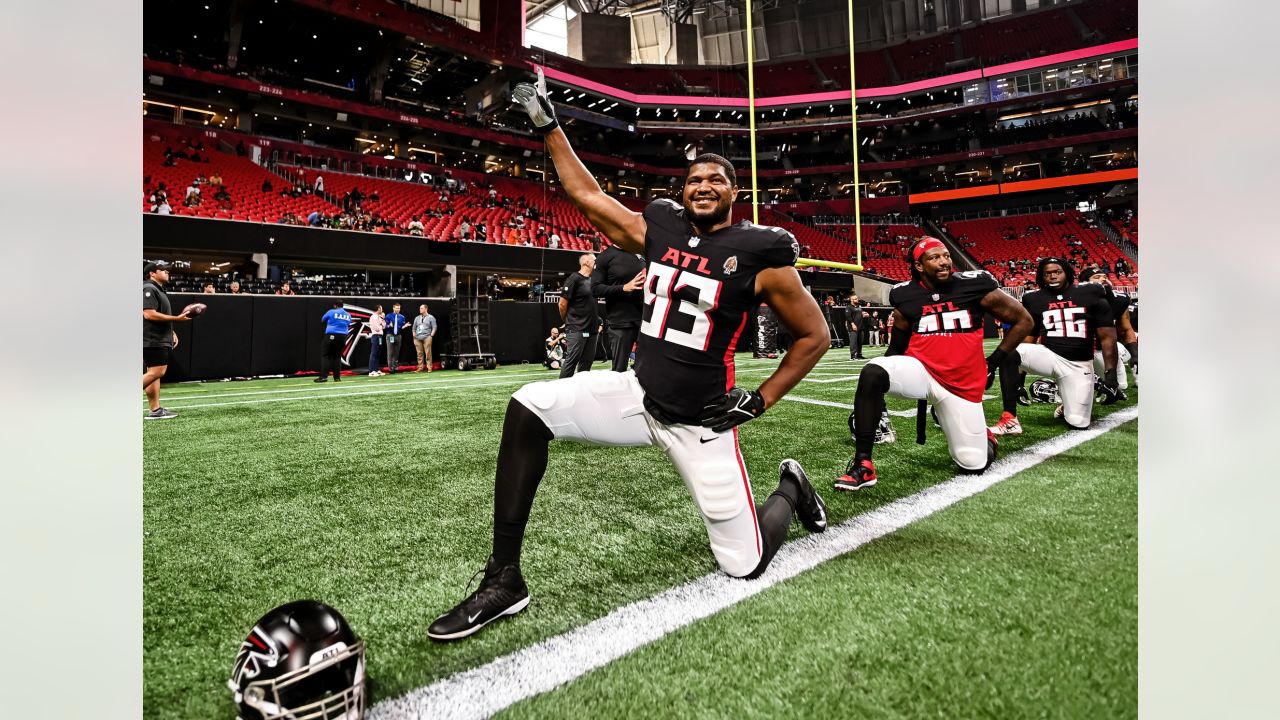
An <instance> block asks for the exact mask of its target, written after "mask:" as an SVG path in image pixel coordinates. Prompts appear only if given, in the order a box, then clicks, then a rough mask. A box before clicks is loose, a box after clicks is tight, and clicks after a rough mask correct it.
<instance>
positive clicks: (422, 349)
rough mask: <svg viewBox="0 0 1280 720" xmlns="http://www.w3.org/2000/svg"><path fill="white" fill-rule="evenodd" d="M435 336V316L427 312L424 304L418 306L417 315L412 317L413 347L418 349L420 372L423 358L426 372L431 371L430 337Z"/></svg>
mask: <svg viewBox="0 0 1280 720" xmlns="http://www.w3.org/2000/svg"><path fill="white" fill-rule="evenodd" d="M435 336H436V318H435V316H434V315H432V314H431V313H429V312H427V306H426V304H425V303H424V304H422V305H419V306H418V317H416V318H414V319H413V347H414V349H415V350H417V351H418V369H417V370H415V371H414V372H422V363H423V360H425V361H426V363H427V372H431V364H432V363H431V339H432V338H434V337H435Z"/></svg>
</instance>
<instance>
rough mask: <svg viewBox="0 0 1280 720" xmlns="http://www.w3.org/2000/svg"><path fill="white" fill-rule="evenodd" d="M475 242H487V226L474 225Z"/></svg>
mask: <svg viewBox="0 0 1280 720" xmlns="http://www.w3.org/2000/svg"><path fill="white" fill-rule="evenodd" d="M476 242H489V226H488V225H485V224H484V223H477V224H476Z"/></svg>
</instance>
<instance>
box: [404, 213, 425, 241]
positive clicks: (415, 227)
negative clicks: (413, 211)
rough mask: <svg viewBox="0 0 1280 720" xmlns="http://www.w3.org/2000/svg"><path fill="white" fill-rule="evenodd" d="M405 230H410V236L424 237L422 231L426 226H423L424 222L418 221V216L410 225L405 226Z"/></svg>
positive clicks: (415, 216) (414, 217)
mask: <svg viewBox="0 0 1280 720" xmlns="http://www.w3.org/2000/svg"><path fill="white" fill-rule="evenodd" d="M405 229H406V230H408V231H409V234H410V235H413V236H414V237H422V231H423V229H424V226H423V224H422V221H421V220H419V219H418V216H417V215H414V216H413V219H412V220H410V221H409V224H408V225H406V226H405Z"/></svg>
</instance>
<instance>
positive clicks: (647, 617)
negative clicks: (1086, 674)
mask: <svg viewBox="0 0 1280 720" xmlns="http://www.w3.org/2000/svg"><path fill="white" fill-rule="evenodd" d="M1137 417H1138V408H1136V407H1131V408H1125V409H1123V410H1119V411H1117V412H1114V413H1112V414H1110V415H1108V416H1107V417H1105V418H1102V419H1101V420H1099V421H1097V422H1095V423H1094V424H1093V427H1091V428H1090V429H1088V430H1082V431H1067V432H1066V433H1063V434H1061V435H1058V436H1057V437H1054V438H1051V439H1049V440H1045V441H1043V442H1040V443H1036V444H1035V445H1032V446H1030V447H1028V448H1026V449H1024V450H1022V451H1021V452H1019V453H1017V454H1014V455H1011V456H1009V457H1007V458H1003V459H1000V460H998V461H996V462H995V463H994V464H993V465H992V466H991V467H990V468H988V470H987V471H986V472H985V473H983V474H981V475H956V476H955V477H953V478H951V479H950V480H946V481H943V482H941V483H939V484H937V485H934V486H932V487H929V488H927V489H925V490H922V491H920V492H918V493H916V494H914V495H910V496H908V497H905V498H901V499H899V500H896V501H894V502H891V503H888V504H887V505H883V506H881V507H879V508H876V509H875V510H871V511H868V512H866V513H863V514H861V515H857V516H854V517H852V518H850V519H848V520H846V521H845V522H843V523H840V524H839V525H836V526H833V527H831V528H829V529H828V530H827V532H825V533H823V534H821V535H808V536H805V537H802V538H799V539H798V540H795V541H793V542H789V543H787V544H786V545H784V546H783V547H782V548H781V549H780V550H779V551H778V554H777V555H776V556H775V557H774V559H773V562H772V563H771V564H770V566H769V569H768V570H767V571H766V572H765V574H764V575H763V576H762V577H760V578H759V579H757V580H738V579H734V578H731V577H729V576H727V575H724V574H723V573H720V572H715V573H711V574H709V575H704V576H703V577H700V578H698V579H696V580H692V581H690V582H688V583H686V584H684V585H680V586H677V587H674V588H671V589H669V590H666V591H664V592H661V593H659V594H657V595H655V596H653V597H650V598H646V599H643V600H638V601H636V602H633V603H631V604H629V605H625V606H623V607H620V608H618V609H616V610H614V611H613V612H611V613H609V614H608V615H606V616H604V617H602V618H599V619H597V620H594V621H592V622H590V623H587V624H586V625H583V626H581V627H578V628H574V629H573V630H570V631H568V632H566V633H564V634H562V635H557V636H555V637H551V638H548V639H546V640H543V641H541V642H539V643H536V644H534V645H530V646H527V647H524V648H521V649H520V650H517V651H515V652H513V653H511V654H508V655H504V656H502V657H499V658H496V659H494V660H492V661H490V662H489V663H487V664H485V665H481V666H479V667H476V668H472V669H470V670H464V671H462V672H459V673H456V674H454V675H451V676H449V677H446V678H443V679H441V680H439V681H437V682H435V683H432V684H430V685H427V686H425V687H422V688H419V689H417V690H413V691H411V692H409V693H407V694H405V695H403V696H400V697H397V698H389V699H386V700H382V701H380V702H378V703H377V704H375V705H374V706H373V707H372V708H370V711H369V718H370V720H405V719H407V718H459V719H462V718H486V717H490V716H492V715H494V714H495V713H498V712H500V711H502V710H504V709H506V708H508V707H510V706H511V705H514V704H515V703H517V702H520V701H522V700H526V699H528V698H531V697H534V696H536V695H540V694H542V693H545V692H548V691H550V690H554V689H555V688H557V687H559V686H561V685H564V684H566V683H569V682H572V681H573V680H575V679H577V678H579V677H581V676H582V675H584V674H586V673H588V672H590V671H591V670H594V669H596V668H599V667H602V666H604V665H606V664H608V663H610V662H612V661H614V660H616V659H618V658H621V657H623V656H625V655H627V654H629V653H631V652H633V651H635V650H637V649H638V648H640V647H643V646H644V645H647V644H649V643H651V642H654V641H656V640H659V639H661V638H662V637H664V636H666V635H668V634H670V633H672V632H675V631H676V630H679V629H680V628H683V627H685V626H687V625H689V624H691V623H693V622H696V621H698V620H701V619H703V618H706V617H710V616H711V615H714V614H715V613H717V612H720V611H721V610H724V609H726V608H728V607H730V606H732V605H735V604H737V603H738V602H741V601H742V600H745V599H747V598H749V597H751V596H753V595H756V594H759V593H761V592H763V591H765V590H767V589H769V588H770V587H773V586H774V585H776V584H778V583H780V582H782V581H784V580H788V579H790V578H792V577H795V576H797V575H799V574H800V573H802V572H805V571H807V570H811V569H813V568H814V567H817V566H818V565H820V564H822V563H824V562H826V561H828V560H831V559H833V558H836V557H839V556H841V555H844V554H846V553H849V552H851V551H853V550H855V549H857V548H859V547H861V546H862V545H865V544H867V543H869V542H871V541H873V540H876V539H878V538H881V537H883V536H885V535H888V534H890V533H892V532H895V531H897V530H900V529H902V528H904V527H906V526H907V525H910V524H911V523H914V522H916V521H918V520H921V519H923V518H926V517H928V516H930V515H932V514H934V513H935V512H937V511H939V510H942V509H944V508H946V507H948V506H950V505H953V504H955V503H957V502H959V501H961V500H964V499H966V498H969V497H972V496H974V495H976V494H978V493H980V492H982V491H984V490H986V489H988V488H990V487H991V486H993V485H995V484H997V483H999V482H1001V481H1003V480H1007V479H1008V478H1010V477H1012V476H1014V475H1016V474H1017V473H1019V472H1022V471H1023V470H1026V469H1028V468H1031V467H1034V466H1036V465H1039V464H1040V463H1042V462H1044V461H1046V460H1049V459H1051V458H1053V457H1056V456H1058V455H1060V454H1062V453H1064V452H1066V451H1067V450H1070V449H1072V448H1074V447H1076V446H1078V445H1081V444H1083V443H1085V442H1087V441H1089V440H1092V439H1094V438H1096V437H1099V436H1100V435H1102V434H1104V433H1106V432H1108V431H1110V430H1112V429H1114V428H1116V427H1119V426H1120V425H1122V424H1124V423H1127V422H1130V421H1132V420H1134V419H1136V418H1137ZM889 480H890V481H892V479H891V478H889ZM531 594H532V595H533V596H534V598H535V602H536V596H537V588H536V587H535V588H533V592H532V593H531ZM508 622H519V619H518V618H517V619H516V620H514V621H508ZM463 642H466V641H463Z"/></svg>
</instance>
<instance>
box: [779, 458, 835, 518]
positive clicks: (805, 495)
mask: <svg viewBox="0 0 1280 720" xmlns="http://www.w3.org/2000/svg"><path fill="white" fill-rule="evenodd" d="M778 474H779V475H780V476H781V479H782V480H788V479H789V480H791V482H793V483H795V484H796V487H798V488H799V489H800V492H799V496H798V497H797V498H796V517H797V518H799V519H800V524H801V525H804V529H805V530H808V531H809V532H811V533H820V532H823V531H825V530H826V529H827V506H826V504H825V503H823V502H822V498H821V497H819V495H818V491H817V490H814V489H813V485H812V484H810V482H809V477H808V476H807V475H805V474H804V468H802V467H800V463H798V462H796V461H795V460H791V459H787V460H783V461H782V464H781V465H779V466H778Z"/></svg>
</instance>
